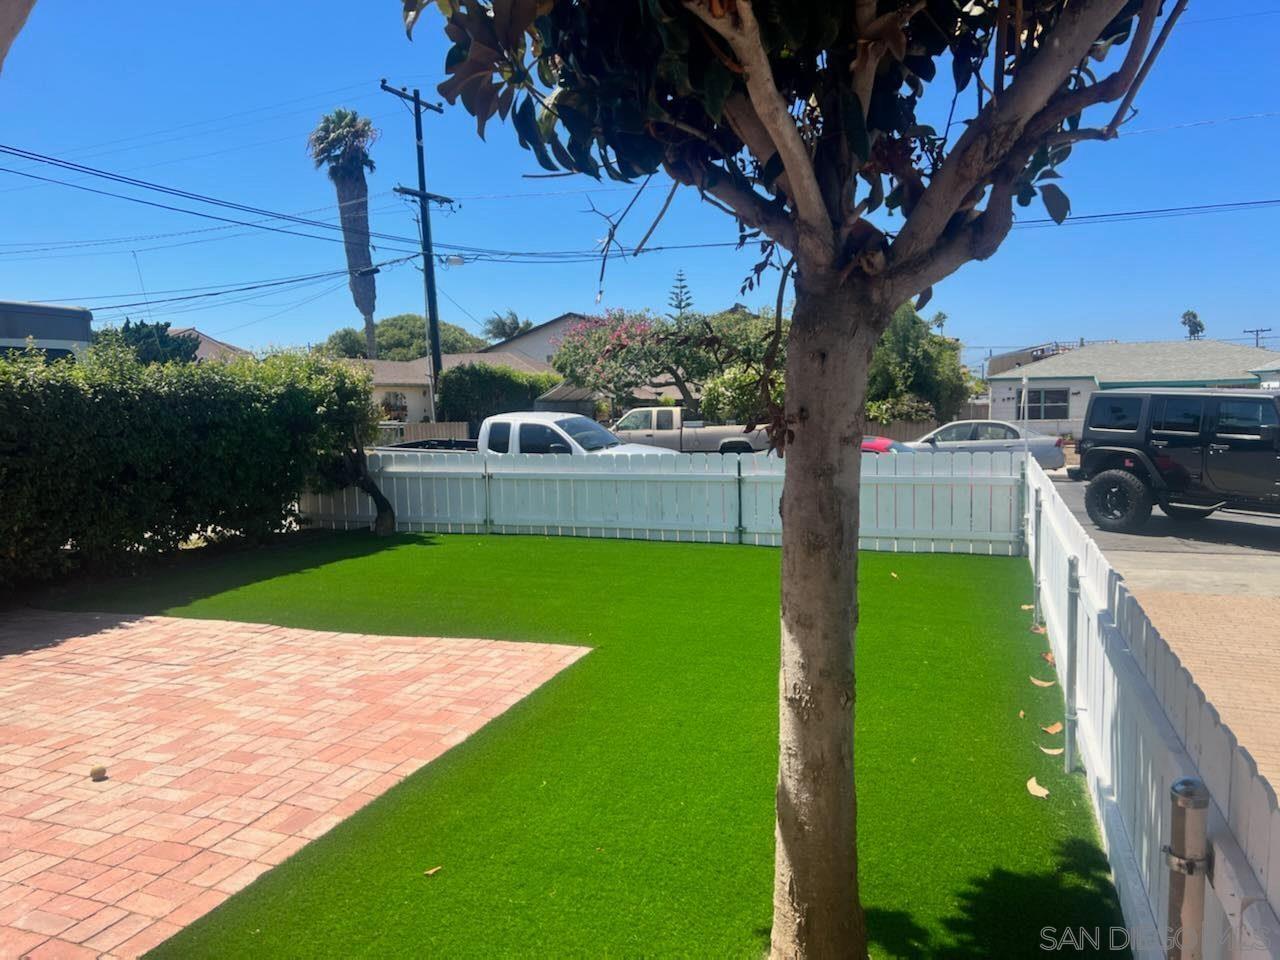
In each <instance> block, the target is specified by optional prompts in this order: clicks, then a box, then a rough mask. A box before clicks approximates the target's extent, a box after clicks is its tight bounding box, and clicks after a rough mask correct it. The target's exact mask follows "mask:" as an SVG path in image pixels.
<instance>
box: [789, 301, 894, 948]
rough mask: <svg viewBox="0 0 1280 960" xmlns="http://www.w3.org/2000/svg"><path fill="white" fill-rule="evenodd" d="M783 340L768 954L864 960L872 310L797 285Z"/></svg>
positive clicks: (858, 302)
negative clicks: (865, 550)
mask: <svg viewBox="0 0 1280 960" xmlns="http://www.w3.org/2000/svg"><path fill="white" fill-rule="evenodd" d="M796 297H797V299H796V308H795V313H794V315H793V317H792V325H791V332H790V334H789V336H788V343H787V370H786V374H787V391H786V413H787V416H788V419H789V424H790V426H791V428H792V430H793V431H794V435H793V436H791V435H789V437H788V440H787V444H786V449H785V455H786V465H787V470H786V479H785V481H784V487H783V496H782V512H783V524H782V649H781V664H780V670H779V704H778V711H779V755H778V791H777V822H776V831H775V841H776V854H775V861H774V894H773V930H772V956H773V957H775V958H787V960H795V958H817V957H839V958H842V960H843V958H848V960H861V958H865V957H866V956H867V943H866V921H865V918H864V916H863V912H862V905H861V902H860V900H859V896H858V865H857V864H858V861H857V798H856V793H855V789H854V771H853V728H854V723H853V718H854V631H855V629H856V627H857V621H858V613H857V610H858V608H857V575H858V553H857V550H858V494H859V486H860V476H861V461H862V456H861V445H862V433H863V429H864V426H865V416H866V415H865V402H866V392H867V365H868V358H869V356H870V353H871V347H872V345H873V344H874V342H875V334H874V333H873V332H872V330H873V328H874V321H875V320H876V319H877V316H876V312H875V311H874V309H873V308H872V307H870V306H869V305H868V304H866V303H864V302H860V301H859V300H858V299H857V297H856V296H855V295H854V294H852V293H851V292H850V291H848V290H847V289H841V288H840V286H839V284H838V281H836V280H835V279H834V278H832V280H831V282H830V283H829V284H823V283H818V284H814V285H810V284H809V283H807V282H806V278H805V277H804V276H803V275H802V276H800V277H798V278H797V282H796Z"/></svg>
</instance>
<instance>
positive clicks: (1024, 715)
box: [1018, 710, 1027, 720]
mask: <svg viewBox="0 0 1280 960" xmlns="http://www.w3.org/2000/svg"><path fill="white" fill-rule="evenodd" d="M1026 718H1027V711H1025V710H1019V711H1018V719H1019V720H1025V719H1026Z"/></svg>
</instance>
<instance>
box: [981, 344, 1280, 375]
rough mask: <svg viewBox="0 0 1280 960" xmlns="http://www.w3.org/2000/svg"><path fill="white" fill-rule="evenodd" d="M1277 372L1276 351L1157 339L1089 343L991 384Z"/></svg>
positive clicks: (1008, 372) (1279, 363) (1279, 359)
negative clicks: (1041, 380) (1025, 379)
mask: <svg viewBox="0 0 1280 960" xmlns="http://www.w3.org/2000/svg"><path fill="white" fill-rule="evenodd" d="M1277 369H1280V353H1277V352H1276V351H1274V350H1260V349H1258V348H1257V347H1249V346H1245V345H1244V344H1239V343H1226V342H1224V341H1222V340H1157V341H1151V342H1147V343H1091V344H1088V345H1086V346H1083V347H1077V348H1076V349H1074V350H1069V351H1067V352H1066V353H1059V354H1056V355H1055V356H1052V357H1046V358H1045V359H1043V360H1037V361H1036V362H1035V363H1028V364H1026V365H1025V366H1021V367H1015V368H1014V369H1012V370H1006V371H1005V372H1004V373H998V374H995V375H994V376H992V377H990V378H989V379H991V380H1021V379H1022V378H1023V377H1026V378H1027V379H1029V380H1038V379H1055V380H1056V379H1068V378H1073V377H1074V378H1089V377H1092V378H1094V379H1096V380H1097V381H1098V383H1099V384H1100V385H1104V386H1105V385H1106V384H1123V383H1130V384H1158V383H1165V384H1189V385H1200V384H1210V383H1222V382H1228V381H1229V382H1242V383H1249V382H1253V381H1256V380H1257V379H1258V378H1257V376H1256V372H1257V371H1260V370H1277Z"/></svg>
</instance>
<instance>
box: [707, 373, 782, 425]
mask: <svg viewBox="0 0 1280 960" xmlns="http://www.w3.org/2000/svg"><path fill="white" fill-rule="evenodd" d="M769 392H770V395H771V397H772V400H773V403H774V405H781V404H782V400H783V387H782V374H781V373H780V372H778V371H777V370H771V371H769ZM768 406H769V405H768V404H767V403H765V402H764V401H763V399H762V398H761V396H760V371H759V370H757V369H754V368H751V367H747V366H745V365H743V364H733V365H732V366H729V367H726V368H725V369H724V370H723V371H722V372H721V373H718V374H716V375H715V376H714V377H712V378H711V379H710V380H708V381H707V385H706V387H705V389H704V390H703V391H702V415H703V416H704V417H706V418H707V419H708V420H712V421H727V422H732V423H759V422H761V421H763V420H764V419H765V418H766V417H768V415H769V410H768Z"/></svg>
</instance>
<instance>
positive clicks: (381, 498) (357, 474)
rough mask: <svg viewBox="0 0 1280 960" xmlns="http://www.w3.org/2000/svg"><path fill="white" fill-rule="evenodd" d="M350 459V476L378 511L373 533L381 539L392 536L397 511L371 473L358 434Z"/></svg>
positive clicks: (394, 529)
mask: <svg viewBox="0 0 1280 960" xmlns="http://www.w3.org/2000/svg"><path fill="white" fill-rule="evenodd" d="M348 457H349V460H348V471H349V475H350V476H351V477H353V479H354V481H355V485H356V486H357V487H359V488H360V489H361V490H363V491H364V492H365V493H366V494H368V496H369V499H370V500H372V501H373V505H374V507H375V508H376V509H377V511H378V513H377V516H376V517H375V518H374V521H373V532H374V533H376V534H377V535H378V536H380V537H388V536H390V535H391V534H393V533H395V532H396V511H395V508H394V507H392V506H391V501H390V500H388V499H387V497H386V494H384V493H383V492H382V490H381V488H379V486H378V484H377V482H376V481H375V480H374V479H373V475H372V474H370V473H369V458H368V456H367V455H366V454H365V452H364V443H363V442H362V441H361V439H360V437H359V435H358V434H357V435H356V437H355V445H354V446H353V447H352V448H351V449H350V451H348Z"/></svg>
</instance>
